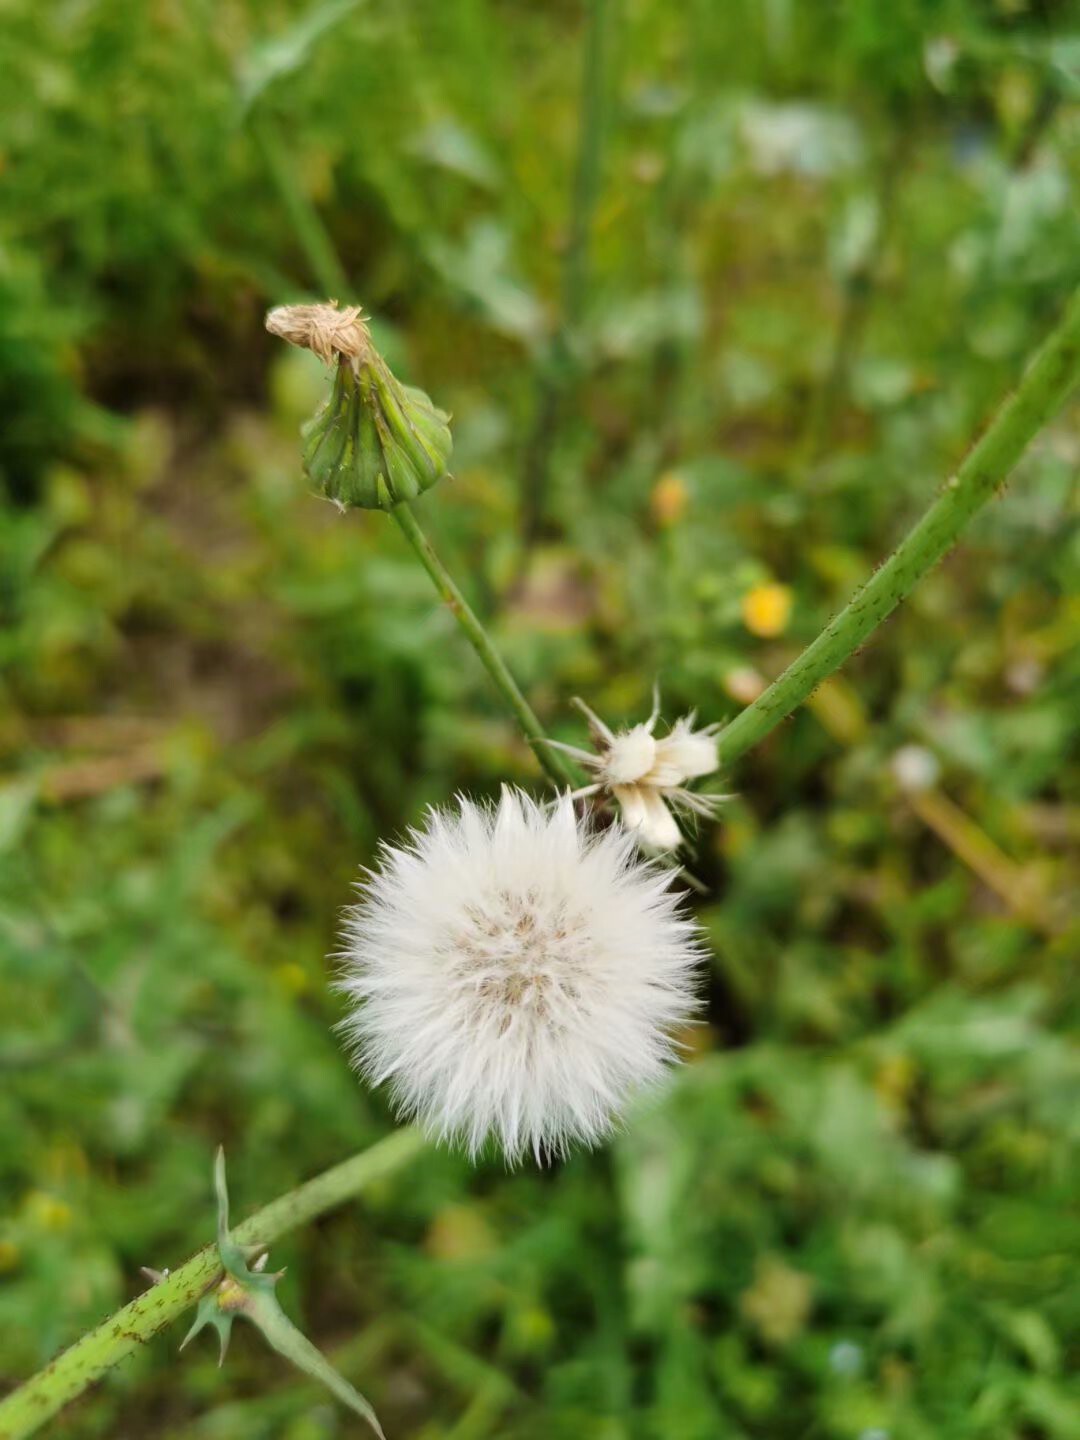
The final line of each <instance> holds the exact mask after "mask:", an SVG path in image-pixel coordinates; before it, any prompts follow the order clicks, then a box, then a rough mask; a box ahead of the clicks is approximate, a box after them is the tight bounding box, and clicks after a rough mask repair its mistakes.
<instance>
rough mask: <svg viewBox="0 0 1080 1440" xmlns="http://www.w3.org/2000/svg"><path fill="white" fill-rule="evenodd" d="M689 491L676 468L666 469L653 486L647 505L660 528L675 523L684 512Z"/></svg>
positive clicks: (687, 502)
mask: <svg viewBox="0 0 1080 1440" xmlns="http://www.w3.org/2000/svg"><path fill="white" fill-rule="evenodd" d="M689 502H690V492H689V490H688V489H687V488H686V481H685V480H684V479H683V478H682V476H681V475H680V474H679V473H678V471H677V470H667V471H665V473H664V474H663V475H661V476H660V479H659V480H657V482H656V484H655V485H654V486H653V490H652V495H651V497H650V499H649V506H650V509H651V510H652V517H653V520H654V521H655V522H656V524H657V525H659V526H660V528H661V529H662V530H668V529H670V528H671V526H672V525H677V524H678V523H679V521H680V520H681V519H682V518H683V516H684V515H685V514H686V507H687V505H688V504H689Z"/></svg>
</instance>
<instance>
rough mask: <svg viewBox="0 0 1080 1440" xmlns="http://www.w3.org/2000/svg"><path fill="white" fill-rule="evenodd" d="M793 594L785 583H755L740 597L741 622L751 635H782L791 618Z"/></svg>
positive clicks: (767, 636)
mask: <svg viewBox="0 0 1080 1440" xmlns="http://www.w3.org/2000/svg"><path fill="white" fill-rule="evenodd" d="M793 600H794V596H793V595H792V593H791V590H790V589H789V588H788V586H787V585H776V584H772V583H770V584H768V585H755V586H754V587H753V589H752V590H748V591H747V592H746V594H745V595H744V596H743V598H742V617H743V624H744V625H745V626H746V628H747V629H748V630H749V631H750V633H751V635H760V636H761V637H762V638H763V639H771V638H772V637H773V636H774V635H782V634H783V633H784V631H785V630H786V629H787V627H788V621H789V620H790V619H791V606H792V602H793Z"/></svg>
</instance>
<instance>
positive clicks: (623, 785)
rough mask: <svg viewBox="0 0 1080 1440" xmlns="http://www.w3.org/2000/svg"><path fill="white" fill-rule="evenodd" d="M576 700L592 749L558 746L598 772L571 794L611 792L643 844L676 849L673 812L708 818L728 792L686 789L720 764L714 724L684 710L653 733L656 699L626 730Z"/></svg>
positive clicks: (679, 838) (678, 836) (553, 742)
mask: <svg viewBox="0 0 1080 1440" xmlns="http://www.w3.org/2000/svg"><path fill="white" fill-rule="evenodd" d="M574 704H575V705H576V706H577V707H578V709H579V710H580V711H581V712H582V713H583V714H584V716H585V718H586V719H587V720H588V722H589V731H590V733H591V735H592V740H593V744H594V745H595V746H596V749H595V751H589V750H580V749H578V747H577V746H576V745H564V744H562V742H561V741H557V740H551V741H549V742H548V743H549V744H551V745H557V746H558V748H559V749H560V750H565V751H566V753H567V754H568V755H572V756H573V757H574V759H575V760H577V761H579V762H580V763H581V764H582V765H584V766H585V767H586V768H587V769H589V770H591V771H592V772H593V774H594V775H595V776H596V780H595V781H594V782H593V783H592V784H591V785H585V786H583V787H582V788H581V789H580V790H576V791H575V792H574V798H575V799H579V798H583V797H585V796H590V795H597V794H601V793H603V792H605V791H606V792H607V793H608V794H610V795H611V796H612V797H613V799H614V800H615V801H616V802H617V804H618V806H619V811H620V814H621V815H622V819H623V823H624V824H625V825H626V828H627V829H628V830H629V831H630V832H631V833H632V834H633V835H634V836H635V838H636V839H637V840H638V841H639V842H640V843H641V844H642V845H643V846H644V847H645V848H646V849H647V850H654V851H661V852H662V851H666V850H674V849H676V848H677V847H678V846H679V845H681V844H682V842H683V835H682V832H681V830H680V829H679V826H678V823H677V821H676V818H675V816H676V814H680V813H681V814H683V815H700V816H705V817H707V818H711V817H712V816H714V815H715V814H716V810H717V807H718V806H719V805H720V803H721V802H722V801H723V800H726V799H727V798H728V797H727V796H726V795H701V794H698V793H697V792H696V791H694V790H690V789H689V788H688V786H689V784H690V783H691V782H692V781H694V780H700V779H701V778H702V777H703V776H705V775H712V774H714V773H715V771H716V770H717V769H718V768H719V764H720V762H719V758H718V756H717V753H716V733H717V731H718V730H719V728H720V727H719V726H718V725H705V726H702V727H701V728H700V729H696V728H695V716H694V714H693V712H691V713H690V714H689V715H683V716H682V717H681V718H680V719H678V720H676V721H675V723H674V724H673V725H672V726H671V728H670V729H669V730H668V733H667V734H666V735H661V736H657V735H656V734H655V733H654V731H655V730H656V724H657V721H658V720H659V718H660V709H659V701H657V702H656V704H654V706H653V712H652V714H651V715H650V716H649V718H648V720H646V721H643V722H642V723H640V724H637V725H632V726H631V727H630V729H628V730H612V729H611V728H610V726H608V725H606V724H605V723H604V721H603V720H601V719H600V717H599V715H597V714H596V713H595V712H594V711H592V710H590V709H589V707H588V706H587V705H586V704H585V702H584V701H583V700H578V699H575V701H574Z"/></svg>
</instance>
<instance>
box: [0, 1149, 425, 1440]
mask: <svg viewBox="0 0 1080 1440" xmlns="http://www.w3.org/2000/svg"><path fill="white" fill-rule="evenodd" d="M423 1144H424V1140H423V1137H422V1135H421V1134H420V1133H419V1131H417V1130H413V1129H406V1130H396V1131H395V1132H394V1133H393V1134H392V1135H388V1136H387V1137H386V1139H385V1140H380V1141H379V1142H378V1143H377V1144H375V1145H373V1146H372V1147H371V1148H370V1149H369V1150H364V1151H362V1152H361V1153H360V1154H359V1155H354V1156H352V1157H351V1159H349V1160H345V1161H343V1162H342V1163H341V1164H340V1165H335V1166H334V1167H333V1168H332V1169H330V1170H325V1171H324V1172H323V1173H322V1174H321V1175H316V1176H315V1178H314V1179H313V1180H309V1181H308V1182H307V1183H306V1184H305V1185H300V1186H298V1187H297V1189H295V1190H290V1191H289V1193H288V1194H287V1195H282V1196H280V1198H279V1199H277V1200H273V1201H271V1203H270V1204H269V1205H266V1206H264V1208H263V1209H262V1210H259V1211H258V1212H257V1213H256V1214H254V1215H252V1216H251V1218H250V1219H248V1220H245V1221H244V1222H243V1224H242V1225H238V1226H237V1227H236V1229H235V1230H234V1231H233V1232H232V1238H233V1239H234V1240H236V1241H237V1242H238V1243H239V1244H242V1245H254V1244H260V1245H268V1244H269V1243H270V1242H271V1241H272V1240H276V1239H277V1238H278V1237H279V1236H280V1235H284V1234H286V1233H287V1232H288V1231H290V1230H295V1229H297V1228H298V1227H299V1226H301V1225H306V1224H307V1222H308V1221H309V1220H313V1219H314V1218H315V1217H316V1216H317V1215H323V1214H325V1213H326V1211H327V1210H332V1209H333V1208H334V1207H335V1206H336V1205H340V1204H341V1203H342V1202H343V1201H345V1200H349V1199H351V1198H352V1197H353V1196H354V1195H357V1194H359V1193H360V1191H362V1190H364V1189H366V1188H367V1187H368V1186H369V1185H372V1184H374V1182H375V1181H377V1180H381V1179H383V1177H384V1176H387V1175H391V1174H393V1173H394V1171H396V1170H399V1169H400V1168H401V1167H402V1166H403V1165H407V1164H408V1163H409V1161H411V1160H412V1159H413V1158H414V1157H415V1156H416V1155H417V1154H418V1153H419V1152H420V1150H421V1148H422V1146H423ZM222 1273H223V1271H222V1267H221V1260H220V1257H219V1255H218V1251H217V1246H216V1245H207V1246H206V1248H205V1249H203V1250H200V1251H199V1252H198V1254H197V1255H193V1256H192V1257H191V1259H190V1260H188V1261H186V1262H185V1264H183V1265H181V1266H180V1268H179V1269H178V1270H173V1271H172V1272H170V1273H169V1274H167V1275H166V1276H165V1277H164V1279H162V1280H161V1281H159V1282H158V1284H156V1285H153V1286H151V1288H150V1289H149V1290H146V1291H144V1292H143V1294H142V1295H138V1296H136V1298H135V1299H134V1300H132V1301H131V1303H130V1304H128V1305H125V1306H124V1308H123V1309H122V1310H118V1311H117V1312H116V1314H115V1315H112V1316H110V1318H109V1319H108V1320H106V1321H104V1322H103V1323H102V1324H101V1325H99V1326H98V1327H97V1329H96V1330H91V1331H89V1332H88V1333H87V1334H86V1335H84V1336H83V1337H82V1339H81V1340H77V1341H76V1342H75V1344H74V1345H72V1346H71V1348H70V1349H69V1350H65V1351H64V1352H63V1354H62V1355H58V1356H57V1358H56V1359H55V1360H53V1361H52V1362H51V1363H50V1364H48V1365H46V1367H45V1368H44V1370H39V1371H38V1373H37V1374H36V1375H34V1376H33V1377H32V1378H31V1379H29V1380H27V1381H26V1383H25V1384H24V1385H21V1386H20V1387H19V1389H18V1390H14V1391H12V1393H11V1394H10V1395H8V1396H7V1397H6V1399H4V1400H0V1440H24V1437H25V1436H27V1435H32V1434H33V1433H34V1431H35V1430H37V1429H38V1428H39V1426H41V1425H43V1424H44V1423H45V1421H46V1420H48V1419H50V1418H51V1417H52V1416H53V1415H55V1414H56V1412H57V1411H58V1410H60V1409H61V1408H62V1407H63V1406H64V1405H66V1404H67V1403H68V1402H69V1401H71V1400H74V1399H75V1398H76V1396H78V1395H81V1394H82V1393H83V1391H84V1390H87V1389H89V1387H90V1386H91V1385H93V1384H94V1382H95V1381H96V1380H99V1379H100V1378H101V1376H102V1375H104V1374H105V1373H106V1372H107V1371H109V1370H111V1369H112V1368H113V1367H114V1366H115V1365H119V1364H120V1362H121V1360H125V1359H126V1358H127V1357H128V1356H129V1355H130V1354H131V1353H132V1352H133V1351H134V1350H136V1349H137V1348H138V1347H139V1346H140V1345H145V1344H146V1342H147V1341H148V1340H149V1339H151V1337H152V1336H154V1335H156V1334H157V1333H158V1332H159V1331H160V1330H164V1329H165V1327H166V1326H167V1325H171V1324H172V1322H173V1321H174V1320H175V1319H176V1318H177V1316H179V1315H182V1314H183V1313H184V1311H185V1310H187V1309H188V1308H189V1307H190V1306H192V1305H194V1304H196V1303H197V1301H198V1300H199V1299H200V1297H201V1296H203V1295H204V1294H205V1293H206V1291H207V1290H209V1289H210V1287H211V1286H212V1285H214V1284H216V1282H217V1281H218V1280H219V1279H220V1278H221V1276H222Z"/></svg>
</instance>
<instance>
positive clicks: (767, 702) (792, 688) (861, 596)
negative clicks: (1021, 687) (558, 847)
mask: <svg viewBox="0 0 1080 1440" xmlns="http://www.w3.org/2000/svg"><path fill="white" fill-rule="evenodd" d="M1078 378H1080V290H1078V291H1077V292H1076V293H1075V294H1074V295H1073V297H1072V299H1071V300H1070V302H1069V305H1068V307H1067V309H1066V311H1065V315H1064V317H1063V319H1062V320H1061V322H1060V324H1059V325H1058V327H1057V329H1056V330H1054V331H1053V332H1052V333H1051V334H1050V336H1049V337H1048V338H1047V339H1046V340H1045V341H1044V342H1043V344H1042V346H1041V347H1040V348H1039V350H1038V351H1037V352H1036V354H1035V357H1034V359H1033V360H1032V361H1031V364H1030V365H1029V366H1028V369H1027V371H1026V373H1025V374H1024V376H1023V378H1022V379H1021V381H1020V383H1019V385H1018V386H1017V388H1016V390H1015V392H1014V393H1013V394H1012V395H1011V396H1010V397H1009V398H1008V399H1007V400H1006V401H1005V403H1004V404H1003V405H1002V407H1001V409H1000V410H999V411H998V413H997V414H996V415H995V417H994V419H993V420H992V421H991V423H990V425H989V427H988V428H987V430H986V432H985V434H984V435H983V437H982V439H981V440H979V441H978V443H977V444H976V445H975V447H974V449H972V450H971V451H970V453H969V454H968V456H967V458H966V459H965V460H964V462H963V464H962V465H961V466H960V468H959V470H958V471H957V472H956V474H955V475H954V476H953V477H952V478H951V479H950V480H949V481H947V482H946V484H945V486H944V488H943V490H942V492H941V494H940V495H939V496H938V498H937V499H936V500H935V501H934V503H933V504H932V505H931V506H930V508H929V509H928V510H927V511H926V513H925V515H923V517H922V519H921V520H920V521H919V522H918V524H917V525H916V526H915V528H914V529H913V530H912V531H911V532H910V534H909V535H908V536H907V537H906V539H904V540H903V541H902V542H901V544H900V545H899V546H898V547H897V549H896V550H894V551H893V553H892V555H890V557H889V558H888V560H886V561H885V563H884V565H882V566H881V568H880V569H879V570H877V571H876V572H875V573H874V575H873V576H872V577H871V578H870V579H869V580H868V581H867V582H866V584H865V585H864V586H863V587H862V589H861V590H859V591H857V592H856V594H855V595H854V597H853V598H852V600H851V601H850V602H849V604H848V605H847V606H846V607H845V608H844V609H843V610H841V612H840V614H839V615H837V617H836V618H835V620H833V621H832V622H831V623H830V624H829V625H827V626H826V627H825V629H824V630H823V631H822V632H821V634H820V635H819V636H818V637H817V639H816V640H815V641H814V642H813V643H812V644H811V645H809V646H808V647H807V648H806V649H805V650H804V651H803V653H802V654H801V655H800V656H799V658H798V659H797V660H796V661H795V662H794V663H793V664H792V665H789V666H788V668H787V669H786V670H785V671H784V673H783V674H782V675H781V676H780V677H779V679H777V680H775V681H774V682H773V684H771V685H770V686H769V688H768V689H767V690H765V691H764V692H763V693H762V694H761V695H759V696H758V698H757V699H756V700H755V701H754V703H753V704H752V705H749V706H747V708H746V709H745V710H744V711H743V712H742V714H741V715H738V716H736V718H735V719H734V720H733V721H732V722H731V724H730V725H728V726H727V727H726V729H724V730H723V731H722V732H721V734H720V736H719V737H718V750H719V755H720V763H721V764H722V765H730V764H731V763H732V762H733V761H735V760H737V759H738V758H739V756H740V755H743V754H745V753H746V751H747V750H749V749H751V748H752V747H753V746H754V745H756V744H758V742H759V741H761V740H763V739H764V738H765V736H766V735H768V733H769V732H770V730H772V729H774V728H775V726H777V725H779V724H780V722H781V720H783V719H785V718H786V717H787V716H788V715H790V714H791V712H792V711H793V710H794V709H796V707H797V706H799V705H801V704H802V702H803V701H804V700H805V699H806V698H807V696H808V695H810V694H812V693H813V691H814V690H815V689H816V688H817V687H818V686H819V685H820V684H821V682H822V681H823V680H824V679H826V677H827V676H829V675H831V674H832V673H833V671H834V670H837V669H839V667H840V666H841V665H842V664H843V663H844V661H845V660H847V658H848V657H849V656H850V655H853V654H854V653H855V651H856V650H857V649H858V648H859V646H860V645H861V644H862V643H863V641H864V640H866V638H867V637H868V636H869V635H870V634H871V633H872V632H873V631H874V630H876V629H877V627H878V626H879V625H880V624H881V622H882V621H883V620H884V619H885V618H886V616H887V615H889V614H890V613H891V612H892V611H893V610H895V608H896V607H897V605H899V604H900V601H901V600H903V599H904V598H905V596H907V595H908V594H910V592H911V590H912V589H913V588H914V586H915V584H916V583H917V582H918V581H919V580H920V579H921V578H922V577H923V575H925V574H926V572H927V571H928V570H930V569H932V567H933V566H934V565H936V564H937V562H938V561H939V560H940V559H941V557H942V556H943V555H944V554H945V553H946V552H947V551H949V550H951V549H952V547H953V545H955V544H956V541H957V539H958V538H959V536H960V532H961V530H963V528H964V526H965V525H966V524H967V522H968V521H969V520H970V519H971V517H972V516H973V515H974V514H975V512H976V511H977V510H979V509H980V508H981V507H982V506H983V505H985V504H986V502H987V501H988V500H989V499H990V498H991V496H992V495H994V494H996V493H997V491H998V490H999V489H1000V488H1001V486H1002V485H1003V484H1004V483H1005V481H1006V479H1007V478H1008V476H1009V473H1010V471H1011V470H1012V468H1013V466H1014V465H1015V464H1016V462H1017V461H1018V460H1019V459H1020V456H1021V455H1022V454H1023V452H1024V450H1025V449H1026V448H1027V445H1028V444H1029V442H1030V441H1031V440H1032V439H1033V438H1034V436H1035V435H1036V434H1037V433H1038V431H1039V430H1040V429H1041V428H1042V426H1043V425H1045V424H1046V422H1047V421H1048V420H1049V419H1050V417H1051V416H1052V415H1053V414H1054V413H1055V412H1056V411H1057V410H1058V409H1059V408H1060V406H1061V405H1062V403H1063V402H1064V400H1065V398H1066V397H1067V395H1068V394H1069V392H1070V390H1072V388H1073V386H1074V385H1075V384H1076V382H1077V379H1078Z"/></svg>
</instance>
